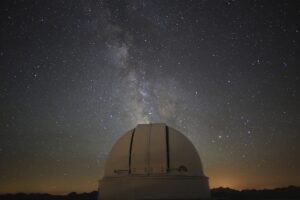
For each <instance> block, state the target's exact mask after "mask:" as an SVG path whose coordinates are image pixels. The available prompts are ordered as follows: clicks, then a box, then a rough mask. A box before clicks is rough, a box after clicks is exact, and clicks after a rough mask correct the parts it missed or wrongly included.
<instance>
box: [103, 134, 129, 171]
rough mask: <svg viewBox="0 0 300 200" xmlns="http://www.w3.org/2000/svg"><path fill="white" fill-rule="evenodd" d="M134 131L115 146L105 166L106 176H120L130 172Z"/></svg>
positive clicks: (121, 138)
mask: <svg viewBox="0 0 300 200" xmlns="http://www.w3.org/2000/svg"><path fill="white" fill-rule="evenodd" d="M132 133H133V130H131V131H129V132H127V133H125V134H124V135H123V136H122V137H120V139H119V140H118V141H117V142H116V143H115V144H114V145H113V147H112V149H111V151H110V153H109V156H108V158H107V160H106V164H105V175H106V176H118V175H122V174H128V172H129V149H130V141H131V136H132Z"/></svg>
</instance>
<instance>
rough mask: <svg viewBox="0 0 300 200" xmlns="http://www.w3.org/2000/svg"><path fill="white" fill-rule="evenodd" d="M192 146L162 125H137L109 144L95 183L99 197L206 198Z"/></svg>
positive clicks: (102, 199)
mask: <svg viewBox="0 0 300 200" xmlns="http://www.w3.org/2000/svg"><path fill="white" fill-rule="evenodd" d="M209 197H210V191H209V185H208V178H207V177H206V176H205V175H204V174H203V169H202V164H201V160H200V157H199V155H198V153H197V150H196V149H195V147H194V145H193V144H192V143H191V142H190V141H189V140H188V139H187V138H186V137H185V136H184V135H183V134H182V133H180V132H179V131H177V130H175V129H173V128H171V127H169V126H167V125H165V124H139V125H137V127H136V128H135V129H133V130H130V131H128V132H127V133H125V134H124V135H123V136H121V138H119V139H118V140H117V142H116V143H115V144H114V146H113V147H112V149H111V151H110V153H109V155H108V157H107V160H106V164H105V169H104V177H103V179H102V180H100V183H99V198H98V199H99V200H134V199H149V200H150V199H151V200H154V199H168V200H170V199H182V200H183V199H185V200H188V199H208V198H209Z"/></svg>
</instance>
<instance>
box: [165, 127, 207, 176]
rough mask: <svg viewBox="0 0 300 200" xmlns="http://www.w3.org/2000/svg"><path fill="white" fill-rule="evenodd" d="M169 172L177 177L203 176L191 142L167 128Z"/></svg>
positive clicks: (177, 132)
mask: <svg viewBox="0 0 300 200" xmlns="http://www.w3.org/2000/svg"><path fill="white" fill-rule="evenodd" d="M169 152H170V154H169V156H170V172H171V173H173V174H178V175H190V176H197V175H198V176H203V171H202V164H201V161H200V158H199V155H198V153H197V150H196V149H195V147H194V145H193V144H192V143H191V141H190V140H189V139H188V138H187V137H185V136H184V135H183V134H182V133H180V132H179V131H177V130H175V129H173V128H169Z"/></svg>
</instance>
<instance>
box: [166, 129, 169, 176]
mask: <svg viewBox="0 0 300 200" xmlns="http://www.w3.org/2000/svg"><path fill="white" fill-rule="evenodd" d="M166 148H167V151H166V154H167V155H166V156H167V172H169V171H170V151H169V127H168V126H166Z"/></svg>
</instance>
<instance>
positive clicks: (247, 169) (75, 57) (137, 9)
mask: <svg viewBox="0 0 300 200" xmlns="http://www.w3.org/2000/svg"><path fill="white" fill-rule="evenodd" d="M0 9H1V12H0V13H1V14H0V20H1V27H0V31H1V32H0V34H1V41H0V193H15V192H48V193H68V192H71V191H75V192H84V191H92V190H96V189H97V186H98V180H99V179H100V178H101V176H102V175H103V167H104V160H105V158H106V156H107V154H108V152H109V150H110V149H111V146H112V144H113V143H114V142H115V141H116V140H117V138H118V137H120V136H121V135H122V134H123V133H125V132H126V131H128V130H130V129H132V128H134V127H135V126H136V124H138V123H155V122H163V123H167V124H168V125H169V126H171V127H174V128H176V129H178V130H180V131H181V132H182V133H184V134H185V135H186V136H187V137H188V138H189V139H190V140H192V142H193V143H194V145H195V146H196V148H197V150H198V152H199V154H200V156H201V159H202V162H203V165H204V172H205V174H206V175H207V176H208V177H209V181H210V186H211V187H212V188H214V187H219V186H223V187H232V188H235V189H244V188H265V187H266V188H274V187H284V186H289V185H298V186H299V185H300V172H299V169H300V156H299V155H300V145H299V141H300V94H299V92H300V73H299V69H297V68H299V67H300V58H299V56H300V49H299V48H300V47H299V45H300V2H299V1H274V0H272V1H271V0H270V1H263V0H262V1H255V0H252V1H248V0H243V1H234V0H225V1H223V0H219V1H215V0H212V1H210V0H203V1H200V0H199V1H174V0H172V1H158V0H157V1H123V0H120V1H85V0H82V1H79V0H78V1H75V0H74V1H72V0H70V1H51V0H48V1H30V0H28V1H27V0H25V1H21V0H19V1H12V0H11V1H9V0H8V1H6V2H5V1H1V6H0Z"/></svg>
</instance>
